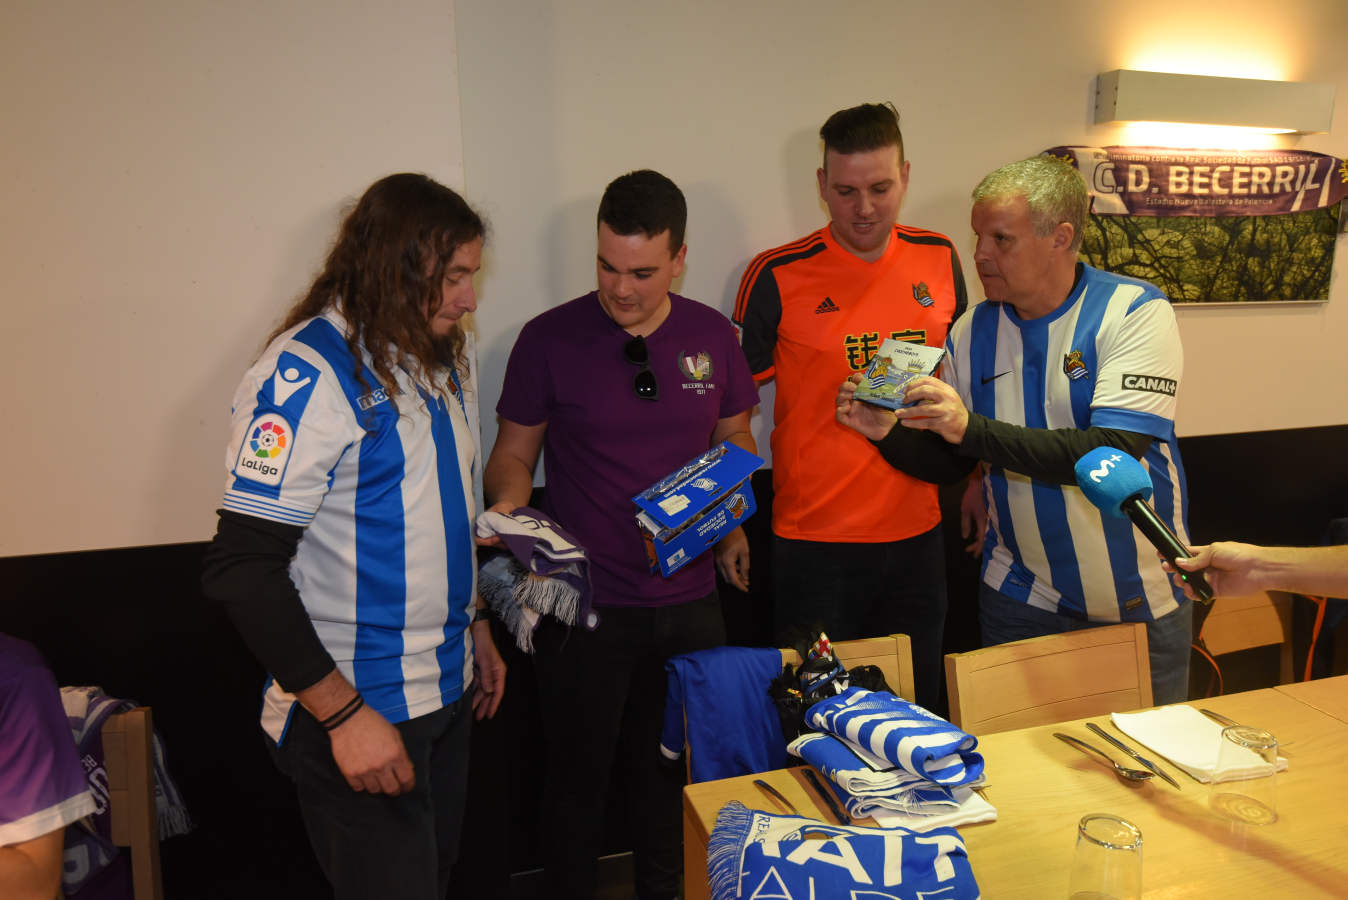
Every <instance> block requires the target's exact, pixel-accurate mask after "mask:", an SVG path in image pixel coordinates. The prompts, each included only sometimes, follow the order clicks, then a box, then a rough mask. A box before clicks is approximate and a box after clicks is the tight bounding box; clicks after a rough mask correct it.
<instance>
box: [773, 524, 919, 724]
mask: <svg viewBox="0 0 1348 900" xmlns="http://www.w3.org/2000/svg"><path fill="white" fill-rule="evenodd" d="M944 547H945V545H944V542H943V541H942V538H941V528H940V526H939V525H938V526H937V527H935V528H933V529H932V530H931V531H928V532H925V533H923V534H919V535H917V536H916V537H911V538H908V539H906V540H902V541H892V542H889V543H883V544H829V543H821V542H817V541H793V540H788V539H787V538H782V537H774V540H773V559H772V564H773V572H772V578H773V585H774V591H773V604H774V613H773V620H774V621H773V634H774V640H775V641H776V642H777V645H778V646H780V647H787V646H790V645H791V644H792V643H793V642H794V641H796V640H799V638H800V637H801V636H802V635H803V634H804V633H806V632H810V631H817V630H819V629H821V628H822V630H823V631H824V632H825V633H826V634H828V636H829V638H830V639H831V640H835V641H847V640H853V639H855V638H864V637H880V636H882V635H887V634H906V635H908V637H909V638H910V639H911V640H912V642H913V680H914V682H915V683H916V684H915V686H916V690H917V702H918V705H920V706H923V707H925V708H927V709H933V710H934V709H937V708H938V706H939V704H940V698H941V672H942V665H943V663H942V659H941V657H942V635H943V632H944V631H945V610H946V589H945V549H944ZM890 687H893V688H895V689H897V687H898V686H897V685H890Z"/></svg>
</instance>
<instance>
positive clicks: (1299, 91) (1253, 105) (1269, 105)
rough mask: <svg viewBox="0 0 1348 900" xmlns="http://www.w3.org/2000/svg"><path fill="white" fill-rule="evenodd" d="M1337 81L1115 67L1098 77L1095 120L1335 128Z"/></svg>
mask: <svg viewBox="0 0 1348 900" xmlns="http://www.w3.org/2000/svg"><path fill="white" fill-rule="evenodd" d="M1333 118H1334V85H1332V84H1306V83H1302V82H1296V81H1262V80H1260V79H1257V78H1219V77H1217V76H1213V75H1179V74H1175V73H1171V72H1138V71H1135V70H1133V69H1115V70H1114V71H1112V72H1101V73H1100V75H1099V76H1098V77H1097V78H1096V80H1095V121H1096V123H1097V124H1100V123H1104V122H1120V121H1127V122H1181V123H1185V124H1198V125H1227V126H1238V127H1242V128H1252V129H1256V130H1258V131H1265V132H1271V133H1297V134H1313V133H1317V132H1326V131H1329V126H1330V122H1331V120H1332V119H1333Z"/></svg>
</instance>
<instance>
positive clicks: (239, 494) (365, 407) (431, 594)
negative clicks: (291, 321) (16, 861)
mask: <svg viewBox="0 0 1348 900" xmlns="http://www.w3.org/2000/svg"><path fill="white" fill-rule="evenodd" d="M344 329H345V324H344V322H343V320H342V319H341V317H340V315H339V314H337V313H336V312H333V311H329V312H328V313H326V314H324V315H323V316H320V317H317V318H314V319H310V320H309V321H307V322H304V323H301V324H300V325H297V326H296V327H294V328H292V329H290V330H288V331H286V332H285V333H283V334H281V335H279V336H278V337H277V338H276V339H275V340H274V341H272V343H271V345H270V346H268V347H267V349H266V351H265V352H264V353H263V354H262V357H261V358H260V359H259V360H258V361H257V362H256V363H255V364H254V365H253V367H252V368H251V369H249V371H248V373H247V374H246V375H245V376H244V378H243V382H242V383H241V384H240V386H239V389H238V391H237V393H236V394H235V396H234V408H233V431H232V435H231V438H230V443H229V449H228V451H227V457H226V466H227V467H228V469H229V478H228V482H227V485H226V489H225V498H224V508H225V509H228V510H231V511H233V512H236V513H242V514H244V515H249V516H256V517H258V518H262V519H270V520H272V521H275V522H282V523H286V524H291V525H300V526H303V527H304V529H305V530H304V535H303V537H302V538H301V539H300V543H299V548H298V550H297V551H296V554H295V558H294V560H293V561H292V562H291V565H290V577H291V579H292V580H293V581H294V583H295V586H296V587H297V588H298V589H299V593H300V598H301V599H302V600H303V602H304V607H305V610H306V611H307V612H308V614H309V617H310V619H312V620H313V623H314V627H315V629H316V630H317V632H318V637H319V639H320V640H321V641H322V642H323V646H324V647H326V648H327V650H328V652H329V653H330V654H331V655H332V657H333V659H334V661H335V662H336V664H337V668H338V669H339V670H340V671H341V673H342V674H343V675H345V676H346V678H347V679H348V680H350V682H351V683H352V684H353V685H354V686H355V687H356V689H357V690H358V691H360V693H361V696H362V697H363V698H364V699H365V702H366V703H367V704H368V705H369V706H371V707H373V708H374V709H376V710H378V711H379V712H380V713H381V714H382V715H383V716H384V717H385V718H387V719H388V720H389V721H390V722H401V721H405V720H407V719H412V718H416V717H417V716H421V715H425V714H427V713H430V712H434V711H435V710H437V709H440V708H441V707H442V706H444V705H446V704H448V703H451V702H453V701H454V700H457V699H458V698H459V697H460V696H462V694H463V692H464V690H465V689H466V687H467V686H468V684H469V681H470V680H471V677H472V658H473V657H472V638H471V636H470V635H469V634H468V622H469V616H470V615H471V608H472V606H473V603H474V592H475V589H476V574H477V573H476V566H475V563H474V545H473V539H472V532H471V527H470V526H471V523H472V520H473V516H474V510H473V488H472V477H473V476H472V470H473V465H474V462H475V458H476V448H475V443H474V441H473V439H472V436H471V432H470V429H469V426H468V420H467V416H466V415H465V413H464V407H463V404H462V402H461V396H462V395H461V393H459V392H458V389H457V379H456V378H455V376H454V375H453V374H452V373H444V374H443V375H441V376H440V380H439V382H438V383H437V384H434V385H425V384H417V383H415V382H414V381H413V380H412V378H411V377H410V376H409V375H408V374H407V372H405V371H404V370H402V369H401V368H398V369H395V373H396V377H397V380H398V385H399V387H400V388H401V389H402V393H400V394H399V395H398V396H397V398H396V399H397V408H396V409H395V407H394V404H393V403H392V402H391V400H390V398H389V397H388V395H387V394H386V392H385V390H384V389H383V388H382V387H381V386H380V384H379V381H378V380H377V379H376V378H375V375H374V372H373V370H372V369H371V368H370V366H369V365H368V363H369V356H368V354H366V355H365V359H364V360H363V362H362V364H363V365H365V368H364V380H365V383H364V384H362V383H361V381H359V380H358V379H357V378H356V376H355V364H354V360H353V358H352V356H351V352H350V350H349V349H348V347H347V344H346V339H345V337H344V336H343V335H344ZM451 385H453V386H452V387H451ZM294 702H295V701H294V697H293V695H291V694H288V693H286V692H285V691H283V690H282V689H281V688H280V686H279V685H278V684H276V683H275V681H274V680H272V679H268V685H267V689H266V694H265V702H264V705H263V712H262V720H263V727H264V728H265V729H266V731H267V733H268V734H270V735H271V736H272V738H273V739H274V740H277V741H278V742H279V741H280V740H281V738H282V736H283V735H284V731H285V727H286V725H287V723H288V721H289V716H290V713H291V712H292V711H293V704H294Z"/></svg>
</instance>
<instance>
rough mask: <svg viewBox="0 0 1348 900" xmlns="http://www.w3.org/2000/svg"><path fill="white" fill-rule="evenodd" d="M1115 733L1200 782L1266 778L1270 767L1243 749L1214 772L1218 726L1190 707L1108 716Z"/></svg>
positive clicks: (1280, 767) (1280, 766)
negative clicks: (1135, 741)
mask: <svg viewBox="0 0 1348 900" xmlns="http://www.w3.org/2000/svg"><path fill="white" fill-rule="evenodd" d="M1110 719H1111V720H1112V721H1113V722H1114V724H1115V725H1116V726H1118V728H1119V730H1120V731H1122V732H1123V733H1124V734H1126V735H1128V736H1129V737H1131V738H1133V739H1134V740H1137V741H1140V742H1141V743H1143V744H1146V745H1147V747H1148V748H1149V749H1151V750H1154V751H1155V752H1156V753H1159V754H1160V755H1161V756H1164V757H1165V758H1166V759H1168V760H1170V761H1171V762H1172V763H1174V764H1175V765H1177V766H1179V767H1180V768H1181V769H1184V770H1185V771H1186V772H1188V773H1189V774H1190V775H1192V776H1194V777H1195V778H1197V779H1198V780H1199V781H1202V782H1214V781H1217V782H1221V781H1234V780H1236V779H1237V778H1248V777H1250V776H1251V775H1253V776H1256V777H1257V776H1259V775H1270V774H1272V772H1271V771H1270V769H1271V767H1270V766H1269V764H1268V763H1266V762H1264V761H1263V760H1261V759H1260V758H1259V757H1258V756H1256V755H1255V754H1254V753H1252V752H1251V751H1249V750H1246V749H1244V748H1243V747H1241V748H1237V749H1239V750H1240V754H1239V758H1241V759H1243V761H1238V762H1237V763H1235V764H1233V765H1229V766H1227V767H1226V768H1224V769H1222V771H1220V772H1218V771H1217V751H1218V749H1219V747H1220V746H1221V741H1222V726H1221V725H1218V724H1217V723H1216V722H1214V721H1212V720H1211V719H1209V718H1208V717H1207V716H1205V715H1203V714H1202V713H1201V712H1199V711H1198V710H1196V709H1194V708H1193V707H1192V706H1185V705H1184V704H1176V705H1175V706H1162V707H1160V708H1159V709H1148V710H1144V711H1142V712H1135V713H1111V714H1110ZM1286 768H1287V760H1285V759H1283V758H1282V757H1281V756H1279V757H1278V771H1279V772H1281V771H1283V770H1284V769H1286Z"/></svg>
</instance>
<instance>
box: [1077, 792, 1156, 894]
mask: <svg viewBox="0 0 1348 900" xmlns="http://www.w3.org/2000/svg"><path fill="white" fill-rule="evenodd" d="M1070 885H1071V886H1070V888H1069V889H1068V894H1069V896H1070V897H1071V900H1138V898H1140V897H1141V896H1142V831H1141V829H1139V828H1138V827H1137V826H1136V825H1134V824H1133V823H1132V822H1129V821H1128V820H1127V819H1120V818H1119V817H1118V816H1111V815H1107V814H1105V813H1093V814H1091V815H1089V816H1083V817H1082V818H1081V821H1080V822H1079V823H1078V824H1077V849H1076V853H1075V855H1074V856H1073V857H1072V880H1071V883H1070Z"/></svg>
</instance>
